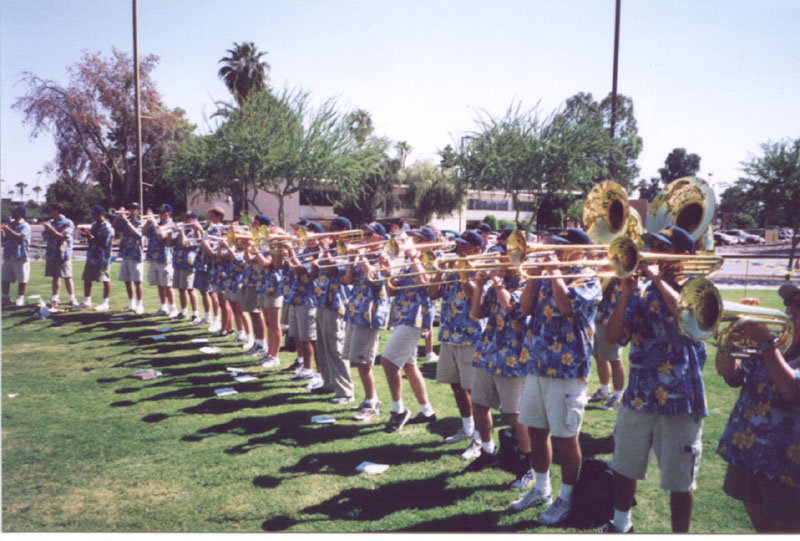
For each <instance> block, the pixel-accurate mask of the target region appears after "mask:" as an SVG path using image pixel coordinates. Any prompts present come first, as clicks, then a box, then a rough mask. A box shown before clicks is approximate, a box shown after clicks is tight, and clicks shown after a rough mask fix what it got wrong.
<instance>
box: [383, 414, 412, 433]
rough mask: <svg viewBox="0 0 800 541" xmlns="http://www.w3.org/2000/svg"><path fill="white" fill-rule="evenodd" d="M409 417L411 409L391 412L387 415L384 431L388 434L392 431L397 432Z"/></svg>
mask: <svg viewBox="0 0 800 541" xmlns="http://www.w3.org/2000/svg"><path fill="white" fill-rule="evenodd" d="M409 417H411V410H409V409H408V408H406V409H404V410H403V411H402V412H392V413H391V414H390V415H389V422H388V423H386V428H384V431H385V432H388V433H389V434H391V433H392V432H397V431H398V430H400V429H401V428H403V427H404V426H405V424H406V423H407V422H408V418H409Z"/></svg>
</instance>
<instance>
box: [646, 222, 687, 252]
mask: <svg viewBox="0 0 800 541" xmlns="http://www.w3.org/2000/svg"><path fill="white" fill-rule="evenodd" d="M643 238H644V240H645V241H652V240H653V239H658V240H660V241H661V242H663V243H664V244H668V245H670V246H672V247H674V248H675V253H676V254H682V253H684V252H688V253H690V254H693V253H694V240H693V239H692V237H691V236H690V235H689V233H687V232H686V230H685V229H683V228H681V227H678V226H677V225H668V226H667V227H665V228H664V229H662V230H661V231H659V232H658V233H645V234H644V235H643Z"/></svg>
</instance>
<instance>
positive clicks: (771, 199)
mask: <svg viewBox="0 0 800 541" xmlns="http://www.w3.org/2000/svg"><path fill="white" fill-rule="evenodd" d="M742 170H743V171H744V173H745V176H744V177H743V178H742V179H740V182H739V183H737V185H739V186H741V188H742V190H743V191H744V193H745V194H746V195H747V196H748V197H750V198H751V199H752V200H754V201H758V204H759V214H758V222H759V224H761V225H762V226H763V225H765V222H767V221H769V222H770V223H779V224H782V225H786V226H788V227H790V228H791V229H792V231H793V233H792V243H791V250H790V252H789V266H790V267H791V266H792V265H793V262H794V259H795V252H796V248H797V244H798V242H800V212H798V209H800V138H797V139H794V140H790V139H784V140H781V141H777V142H773V141H769V142H767V143H764V144H762V145H761V155H760V156H750V157H749V158H748V159H747V160H745V161H743V162H742Z"/></svg>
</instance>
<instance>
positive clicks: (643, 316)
mask: <svg viewBox="0 0 800 541" xmlns="http://www.w3.org/2000/svg"><path fill="white" fill-rule="evenodd" d="M644 237H645V240H646V241H649V242H650V243H651V247H650V250H651V251H652V252H657V253H664V254H685V255H688V254H693V253H694V241H693V240H692V238H691V237H690V236H689V234H688V233H687V232H686V231H685V230H684V229H682V228H680V227H677V226H669V227H666V228H664V229H662V230H661V231H659V232H658V233H655V234H649V233H647V234H645V235H644ZM643 271H644V276H645V280H643V282H642V283H641V284H638V286H637V278H636V275H633V276H631V277H628V278H625V279H624V280H623V281H622V295H621V296H620V299H619V302H618V303H617V306H616V307H615V308H614V312H613V313H612V314H611V319H609V322H608V328H607V329H606V338H607V339H608V341H609V342H610V343H612V344H615V343H621V344H623V345H625V344H626V343H628V342H630V345H631V349H630V353H629V356H630V373H629V374H628V387H627V388H626V389H625V392H624V393H623V395H622V407H621V408H620V410H619V413H618V415H617V423H616V426H615V427H614V458H613V460H612V463H611V468H612V469H613V470H614V519H613V520H612V521H611V522H609V523H608V524H606V525H605V526H603V527H602V528H601V531H605V532H628V531H632V530H633V526H632V523H631V506H632V504H633V497H634V494H635V493H636V484H637V481H638V480H640V479H644V478H645V473H646V471H647V464H648V461H649V457H650V453H651V452H654V453H655V456H656V458H657V459H658V465H659V468H660V470H661V488H663V489H664V490H668V491H669V492H670V510H671V512H672V531H673V532H688V531H689V524H690V522H691V517H692V507H693V504H694V493H693V491H694V488H695V480H696V478H697V471H698V468H699V465H700V451H701V449H702V444H701V441H700V436H701V434H702V428H703V417H705V416H706V415H708V410H707V409H706V401H705V389H704V387H703V377H702V371H703V366H704V365H705V362H706V347H705V344H704V343H703V342H702V341H695V340H693V339H691V338H689V337H686V336H684V335H683V334H681V333H680V332H679V327H678V316H677V307H678V299H679V291H680V290H681V288H682V287H683V285H685V284H682V283H681V282H679V281H678V280H677V279H676V275H675V266H674V264H672V263H670V262H665V261H661V262H655V263H652V264H648V265H646V266H645V267H644V269H643Z"/></svg>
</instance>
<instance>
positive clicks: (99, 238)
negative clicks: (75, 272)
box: [86, 220, 114, 267]
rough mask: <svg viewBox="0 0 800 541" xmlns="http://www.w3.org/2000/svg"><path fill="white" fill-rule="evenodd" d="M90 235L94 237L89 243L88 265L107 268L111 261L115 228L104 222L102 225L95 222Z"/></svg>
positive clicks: (87, 252)
mask: <svg viewBox="0 0 800 541" xmlns="http://www.w3.org/2000/svg"><path fill="white" fill-rule="evenodd" d="M89 233H91V235H92V236H93V237H94V238H93V239H92V240H90V241H89V248H88V250H87V251H86V263H87V264H88V265H95V266H97V267H105V266H106V265H108V263H109V261H111V240H112V239H113V238H114V228H113V227H111V224H110V223H108V220H103V221H102V222H100V223H97V222H94V223H93V224H92V227H91V228H90V229H89Z"/></svg>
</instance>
